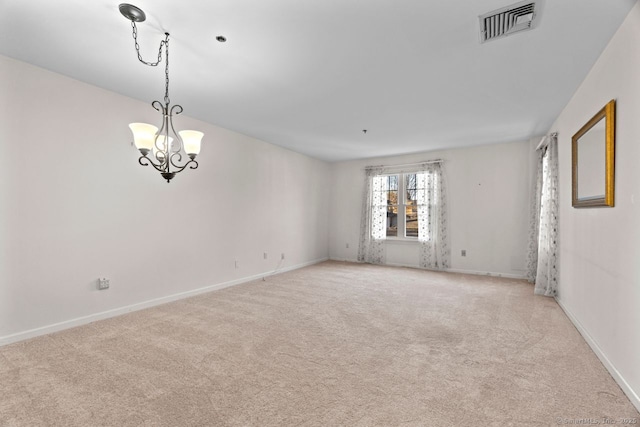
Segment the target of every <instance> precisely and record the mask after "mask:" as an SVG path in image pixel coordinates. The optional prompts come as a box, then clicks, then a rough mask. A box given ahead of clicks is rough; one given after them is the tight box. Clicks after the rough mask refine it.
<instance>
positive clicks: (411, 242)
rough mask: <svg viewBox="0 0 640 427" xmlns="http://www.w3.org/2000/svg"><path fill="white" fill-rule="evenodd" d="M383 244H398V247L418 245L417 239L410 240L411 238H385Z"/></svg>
mask: <svg viewBox="0 0 640 427" xmlns="http://www.w3.org/2000/svg"><path fill="white" fill-rule="evenodd" d="M384 241H385V242H388V243H393V244H399V245H417V244H418V238H417V237H415V238H411V237H387V238H386V239H384Z"/></svg>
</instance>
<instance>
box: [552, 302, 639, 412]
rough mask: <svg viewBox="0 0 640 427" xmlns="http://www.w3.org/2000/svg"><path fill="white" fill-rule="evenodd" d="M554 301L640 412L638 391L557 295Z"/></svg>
mask: <svg viewBox="0 0 640 427" xmlns="http://www.w3.org/2000/svg"><path fill="white" fill-rule="evenodd" d="M556 302H557V303H558V305H559V306H560V308H562V311H564V313H565V314H566V315H567V317H568V318H569V320H571V323H573V325H574V326H575V327H576V329H577V330H578V332H580V335H582V337H583V338H584V339H585V341H586V342H587V344H589V347H591V349H592V350H593V352H594V353H595V354H596V356H598V359H600V362H602V364H603V365H604V367H605V368H607V371H609V374H611V376H612V377H613V379H614V380H615V382H616V383H618V385H619V386H620V388H621V389H622V391H623V392H624V394H626V395H627V397H628V398H629V400H630V401H631V403H632V404H633V406H635V407H636V409H637V410H638V411H639V412H640V397H639V396H638V393H636V392H635V391H634V390H633V388H631V386H630V385H629V383H628V382H627V381H626V380H625V379H624V377H623V376H622V374H620V372H619V371H618V370H617V369H616V367H615V366H613V363H611V361H610V360H609V358H608V357H607V356H606V355H605V354H604V352H603V351H602V349H601V348H600V346H599V345H598V343H596V341H595V340H594V339H593V337H592V336H591V335H590V334H589V332H588V331H587V330H586V329H585V328H584V326H582V324H581V323H580V321H579V320H578V319H577V318H576V317H575V316H574V315H573V313H571V311H570V310H569V309H568V308H567V307H566V306H565V305H564V304H562V301H560V300H559V299H558V298H557V297H556Z"/></svg>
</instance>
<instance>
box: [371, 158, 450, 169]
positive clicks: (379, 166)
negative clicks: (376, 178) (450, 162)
mask: <svg viewBox="0 0 640 427" xmlns="http://www.w3.org/2000/svg"><path fill="white" fill-rule="evenodd" d="M442 162H444V160H442V159H435V160H425V161H424V162H415V163H405V164H402V165H386V166H384V165H377V166H365V167H364V168H365V169H375V168H403V167H406V166H420V165H424V164H429V163H442Z"/></svg>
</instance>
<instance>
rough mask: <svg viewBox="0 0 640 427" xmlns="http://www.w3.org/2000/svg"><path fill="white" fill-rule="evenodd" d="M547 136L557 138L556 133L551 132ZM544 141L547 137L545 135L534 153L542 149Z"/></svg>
mask: <svg viewBox="0 0 640 427" xmlns="http://www.w3.org/2000/svg"><path fill="white" fill-rule="evenodd" d="M549 136H558V132H551V133H550V134H549ZM546 140H547V136H546V135H545V136H543V137H542V141H540V144H538V146H537V147H536V151H538V150H539V149H541V148H542V146H543V145H544V142H545V141H546Z"/></svg>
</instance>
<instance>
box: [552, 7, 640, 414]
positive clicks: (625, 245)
mask: <svg viewBox="0 0 640 427" xmlns="http://www.w3.org/2000/svg"><path fill="white" fill-rule="evenodd" d="M638 40H640V4H638V3H636V5H635V6H634V8H633V9H632V10H631V12H630V13H629V15H628V16H627V18H626V20H625V21H624V23H623V24H622V26H621V27H620V29H619V30H618V31H617V33H616V34H615V36H614V37H613V38H612V39H611V41H610V43H609V45H608V46H607V48H606V49H605V51H604V52H603V53H602V55H601V57H600V58H599V60H598V61H597V63H596V64H595V65H594V67H593V69H592V70H591V71H590V73H589V75H588V76H587V78H586V79H585V80H584V82H583V83H582V85H581V86H580V88H579V89H578V91H577V92H576V93H575V95H574V96H573V98H572V99H571V101H570V102H569V104H568V105H567V106H566V108H565V109H564V111H563V112H562V113H561V114H560V116H559V117H558V119H557V121H556V122H555V124H554V125H553V127H552V128H551V130H552V131H557V132H558V144H559V162H560V192H559V194H560V214H559V215H560V225H559V232H560V238H559V242H560V280H559V296H558V301H559V302H560V304H561V305H562V306H563V308H564V309H565V311H567V313H568V314H569V315H570V316H571V317H572V318H573V320H574V323H576V326H577V327H578V328H579V329H580V330H581V332H582V333H583V335H584V336H585V337H586V338H587V340H588V341H589V342H590V344H591V345H592V347H593V348H594V350H595V351H596V353H598V354H599V356H600V357H601V359H602V360H603V362H604V363H605V365H606V366H607V367H608V368H609V370H610V371H611V372H612V374H613V376H614V378H616V379H617V380H618V382H619V383H620V385H621V386H622V387H623V389H625V391H626V392H627V395H629V397H630V398H631V399H632V401H633V402H634V404H635V405H636V407H638V409H639V410H640V400H638V393H640V209H639V208H640V166H639V165H640V44H639V43H638ZM557 72H559V73H561V72H562V70H557ZM611 99H616V100H617V105H616V108H617V118H616V160H615V164H616V170H615V172H616V173H615V207H614V208H590V209H574V208H572V207H571V137H572V136H573V135H574V134H575V133H576V132H577V131H578V130H579V129H580V128H581V127H582V126H583V125H584V124H585V123H586V122H587V121H588V120H589V119H590V118H591V117H592V116H593V115H594V114H595V113H596V112H598V110H600V109H601V108H602V107H603V106H604V105H605V104H606V103H607V102H609V101H610V100H611ZM636 199H637V200H636Z"/></svg>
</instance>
